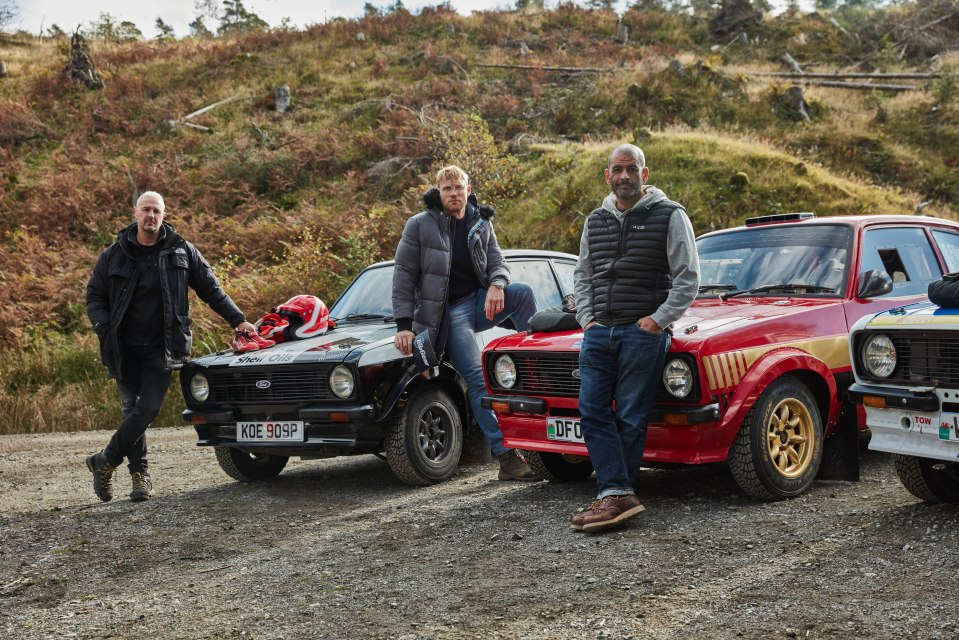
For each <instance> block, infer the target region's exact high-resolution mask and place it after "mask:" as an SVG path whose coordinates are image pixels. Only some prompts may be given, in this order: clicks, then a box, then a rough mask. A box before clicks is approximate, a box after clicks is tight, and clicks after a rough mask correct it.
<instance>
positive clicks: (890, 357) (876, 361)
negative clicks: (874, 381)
mask: <svg viewBox="0 0 959 640" xmlns="http://www.w3.org/2000/svg"><path fill="white" fill-rule="evenodd" d="M862 364H863V366H864V367H865V368H866V371H867V372H868V373H869V374H870V375H873V376H875V377H877V378H888V377H889V376H891V375H892V372H893V371H894V370H895V368H896V346H895V345H894V344H893V343H892V340H891V339H890V338H889V336H887V335H885V334H882V333H877V334H875V335H872V336H869V337H868V338H866V340H865V341H864V342H863V343H862Z"/></svg>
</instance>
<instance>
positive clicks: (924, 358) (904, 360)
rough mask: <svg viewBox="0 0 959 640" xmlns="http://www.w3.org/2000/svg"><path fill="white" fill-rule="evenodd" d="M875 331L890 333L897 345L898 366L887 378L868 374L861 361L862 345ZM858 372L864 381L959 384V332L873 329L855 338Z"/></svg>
mask: <svg viewBox="0 0 959 640" xmlns="http://www.w3.org/2000/svg"><path fill="white" fill-rule="evenodd" d="M875 333H883V334H884V335H886V336H888V337H889V338H890V339H891V340H892V343H893V344H894V345H895V347H896V368H895V369H894V370H893V372H892V375H891V376H890V377H888V378H876V377H874V376H871V375H869V374H868V373H867V372H866V370H865V368H864V367H863V366H862V363H861V360H860V358H861V355H860V354H861V346H862V344H863V342H864V340H865V338H866V337H868V336H869V335H873V334H875ZM856 354H857V355H856V371H857V372H858V373H859V376H860V377H861V378H862V379H863V380H870V381H874V382H882V383H889V384H900V385H907V386H908V385H913V386H915V385H923V386H936V387H946V386H957V385H959V331H915V330H903V331H888V332H882V331H874V332H863V333H861V334H859V336H858V339H857V340H856Z"/></svg>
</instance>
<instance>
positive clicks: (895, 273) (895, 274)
mask: <svg viewBox="0 0 959 640" xmlns="http://www.w3.org/2000/svg"><path fill="white" fill-rule="evenodd" d="M870 269H880V270H882V271H885V272H886V273H888V274H889V275H890V276H891V277H892V292H891V293H889V294H887V295H889V296H910V295H925V293H926V289H927V288H928V286H929V283H930V282H932V281H933V280H938V279H939V277H940V276H941V275H942V274H941V273H940V271H939V264H938V262H936V254H935V253H934V252H933V250H932V247H931V246H930V245H929V241H928V240H927V239H926V234H925V233H923V230H922V229H918V228H908V227H907V228H899V229H870V230H868V231H866V235H865V238H864V240H863V247H862V264H861V265H860V268H859V273H862V272H864V271H868V270H870Z"/></svg>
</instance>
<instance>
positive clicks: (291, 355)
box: [229, 340, 315, 367]
mask: <svg viewBox="0 0 959 640" xmlns="http://www.w3.org/2000/svg"><path fill="white" fill-rule="evenodd" d="M313 344H315V343H314V342H312V341H307V340H304V341H301V342H297V341H293V342H283V343H281V344H278V345H276V346H274V347H269V348H267V349H262V350H260V351H249V352H247V353H243V354H240V355H238V356H237V357H235V358H233V360H232V361H231V362H230V364H229V366H231V367H249V366H252V365H256V364H284V363H288V362H293V361H294V360H296V357H297V356H298V355H300V354H301V353H303V352H305V351H308V350H309V349H310V346H311V345H313Z"/></svg>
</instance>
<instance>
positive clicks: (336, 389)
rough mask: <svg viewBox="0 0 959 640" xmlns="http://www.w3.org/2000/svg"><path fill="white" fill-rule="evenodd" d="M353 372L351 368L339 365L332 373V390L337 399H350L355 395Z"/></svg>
mask: <svg viewBox="0 0 959 640" xmlns="http://www.w3.org/2000/svg"><path fill="white" fill-rule="evenodd" d="M354 384H355V381H354V380H353V372H352V371H351V370H350V368H349V367H345V366H343V365H339V366H338V367H335V368H334V369H333V371H331V372H330V389H332V390H333V393H335V394H336V397H337V398H349V397H350V396H351V395H353V387H354Z"/></svg>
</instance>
